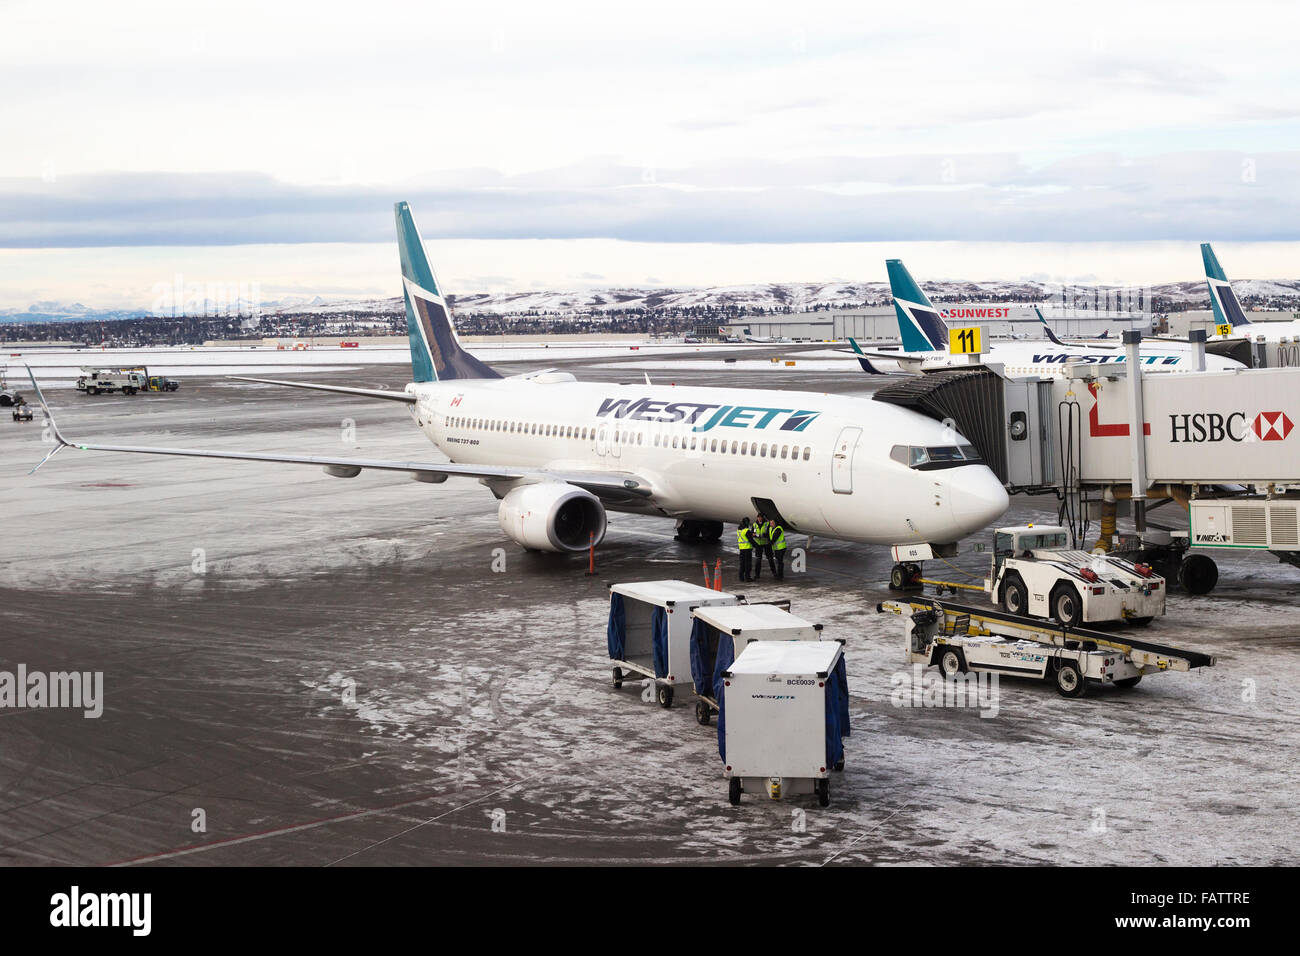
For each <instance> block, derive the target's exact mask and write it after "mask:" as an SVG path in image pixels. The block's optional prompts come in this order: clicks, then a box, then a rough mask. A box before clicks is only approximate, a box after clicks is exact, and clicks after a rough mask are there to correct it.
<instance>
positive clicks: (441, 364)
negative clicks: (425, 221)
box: [393, 202, 501, 382]
mask: <svg viewBox="0 0 1300 956" xmlns="http://www.w3.org/2000/svg"><path fill="white" fill-rule="evenodd" d="M393 211H394V214H395V215H396V218H397V251H398V254H399V255H400V256H401V260H402V299H403V301H404V302H405V303H406V332H407V335H408V336H409V337H410V340H411V381H413V382H446V381H454V380H456V379H467V378H500V377H501V375H500V374H499V373H498V372H495V371H493V370H492V369H491V368H489V367H488V366H486V365H484V364H483V363H482V362H480V361H479V360H478V359H476V358H475V357H474V356H472V355H470V354H469V353H468V352H466V351H465V350H464V349H463V348H461V344H460V340H459V339H457V338H456V330H455V328H454V327H453V326H452V324H451V312H450V311H449V310H448V308H447V302H446V299H445V298H443V294H442V290H441V288H440V287H439V286H438V280H437V278H435V277H434V274H433V267H432V266H431V265H429V258H428V256H426V255H425V253H424V242H423V241H422V240H421V239H420V232H419V230H418V229H416V228H415V219H414V218H413V217H412V216H411V207H410V206H408V205H407V204H406V203H404V202H399V203H398V204H397V205H396V206H395V207H394V210H393Z"/></svg>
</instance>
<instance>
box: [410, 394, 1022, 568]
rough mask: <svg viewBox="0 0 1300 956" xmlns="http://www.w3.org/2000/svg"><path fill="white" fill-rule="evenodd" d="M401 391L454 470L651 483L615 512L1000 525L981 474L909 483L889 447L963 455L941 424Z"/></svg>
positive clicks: (872, 413) (879, 408)
mask: <svg viewBox="0 0 1300 956" xmlns="http://www.w3.org/2000/svg"><path fill="white" fill-rule="evenodd" d="M549 378H550V380H547V379H548V377H547V376H542V377H541V378H540V380H532V379H526V378H513V379H490V380H461V381H452V382H443V383H420V384H412V385H408V386H407V391H408V392H411V393H413V394H415V395H416V396H417V397H418V399H419V401H418V402H417V403H416V404H415V405H413V406H412V414H413V416H414V417H415V419H416V421H417V423H418V424H419V426H420V428H421V429H422V430H423V431H424V432H425V434H426V435H427V436H428V437H429V438H430V439H431V440H432V441H433V443H434V444H435V445H437V447H438V448H439V449H440V450H442V452H443V453H444V454H446V455H447V456H448V457H449V458H450V459H452V461H454V462H457V463H465V464H491V465H518V466H532V467H537V468H547V469H552V470H555V471H557V472H562V471H564V470H565V469H569V470H582V471H588V472H590V471H605V472H612V473H628V474H630V475H636V476H638V477H640V478H642V479H644V480H645V481H646V482H648V483H649V484H650V486H651V487H652V489H653V496H652V497H651V498H650V499H648V500H647V501H645V502H643V503H642V502H638V503H631V504H628V503H613V504H607V507H609V508H611V509H613V510H624V511H638V512H643V513H650V514H661V515H667V516H673V517H679V518H690V519H699V520H710V521H724V522H735V521H738V520H739V519H740V518H742V517H744V516H747V515H752V514H753V513H754V511H755V505H754V502H753V501H752V500H751V499H754V498H761V499H768V500H770V501H771V502H773V503H774V504H775V506H776V508H777V510H778V511H779V513H780V514H781V515H782V516H784V517H785V518H786V519H787V520H788V521H789V522H790V524H791V525H792V526H793V527H794V528H795V529H797V530H799V531H801V532H804V533H809V534H824V535H828V536H831V537H836V538H843V539H846V540H850V541H859V542H865V543H872V544H886V545H893V544H900V543H916V542H918V541H928V542H938V543H946V542H951V541H956V540H958V539H960V538H961V537H963V536H964V535H967V534H969V533H971V532H974V531H977V530H979V529H981V528H983V527H984V526H985V525H987V524H988V523H989V522H990V521H992V520H994V519H995V518H997V517H998V516H999V515H1001V514H1002V513H1003V512H1004V511H1005V510H1006V507H1007V496H1006V492H1005V491H1004V489H1003V487H1002V485H1001V483H1000V482H999V481H998V480H997V478H996V476H995V475H994V474H993V473H992V472H991V471H990V470H989V469H988V468H986V467H985V466H984V465H982V464H977V463H967V464H961V465H958V466H954V467H946V468H940V469H937V470H917V469H914V468H911V467H909V466H908V465H907V464H906V463H905V461H900V460H897V458H898V457H900V456H898V454H897V452H895V455H894V457H891V452H893V451H894V449H895V446H900V445H901V446H912V445H915V446H942V447H950V446H954V445H958V444H962V445H965V444H966V441H965V439H963V438H961V437H960V436H958V435H955V434H954V433H953V432H952V431H951V430H950V429H946V428H945V427H944V425H942V424H941V423H939V422H937V421H934V420H932V419H929V418H926V417H925V416H923V415H920V414H919V413H916V412H913V411H910V410H908V409H903V408H899V407H896V406H893V405H888V404H886V403H883V402H875V401H871V400H869V399H861V398H847V397H840V396H833V395H826V394H820V393H813V392H786V391H767V390H763V391H759V390H749V389H730V388H708V387H682V386H665V385H606V384H600V383H581V382H576V381H572V380H571V376H566V375H558V376H551V377H549Z"/></svg>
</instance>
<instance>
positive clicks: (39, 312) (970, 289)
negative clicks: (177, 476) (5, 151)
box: [0, 279, 1300, 322]
mask: <svg viewBox="0 0 1300 956" xmlns="http://www.w3.org/2000/svg"><path fill="white" fill-rule="evenodd" d="M1108 288H1109V289H1112V290H1113V289H1114V288H1115V287H1113V286H1071V287H1069V289H1070V292H1071V294H1072V295H1073V296H1077V297H1079V298H1087V297H1089V296H1091V295H1092V293H1093V291H1094V290H1096V291H1099V292H1100V293H1101V294H1102V295H1103V296H1104V295H1105V293H1106V290H1107V289H1108ZM1233 288H1234V289H1235V290H1236V291H1237V294H1238V296H1240V297H1241V298H1242V300H1243V301H1246V302H1248V303H1249V302H1256V303H1259V302H1262V303H1272V304H1277V305H1280V306H1289V307H1294V306H1295V305H1296V304H1297V302H1300V279H1239V280H1237V281H1235V282H1234V283H1233ZM926 291H927V293H928V294H929V295H930V297H931V298H933V299H934V300H935V301H936V302H1034V301H1042V302H1049V303H1050V302H1052V301H1054V300H1059V297H1060V295H1061V287H1060V286H1059V285H1052V284H1047V283H1041V282H1007V281H999V282H974V281H947V282H929V283H927V284H926ZM1151 291H1152V292H1153V293H1154V294H1155V295H1157V296H1160V297H1164V298H1166V299H1169V300H1171V301H1173V302H1177V303H1181V304H1185V306H1186V307H1190V308H1207V309H1208V308H1209V297H1208V294H1207V291H1206V287H1205V282H1204V281H1203V280H1193V281H1187V282H1170V283H1164V284H1161V285H1157V286H1153V287H1152V289H1151ZM450 298H451V304H452V307H453V308H454V309H455V310H456V311H458V312H461V313H463V314H466V315H468V314H488V315H521V314H524V315H527V314H532V315H564V314H582V313H588V314H592V313H597V314H599V313H609V312H615V311H619V310H625V309H636V310H642V309H662V310H669V311H673V310H681V309H689V308H698V307H703V308H707V309H711V310H724V309H727V308H729V307H735V308H737V309H741V310H745V311H760V310H762V311H784V310H785V309H787V308H789V309H791V310H792V311H795V312H801V311H805V310H809V309H814V308H819V307H820V308H844V307H850V306H859V305H863V304H871V305H885V304H888V302H889V289H888V286H887V285H886V284H885V283H883V282H783V283H766V284H752V285H733V286H715V287H712V288H706V289H672V288H659V289H638V288H606V289H587V290H582V291H579V290H573V291H545V292H480V293H473V294H469V295H453V296H451V297H450ZM261 311H262V313H263V314H264V315H283V314H291V313H296V314H303V313H308V314H318V315H342V314H347V313H366V312H369V313H381V314H400V313H401V311H402V300H401V298H400V297H397V296H394V297H392V298H382V299H326V298H323V297H321V296H319V295H317V296H289V297H285V298H282V299H278V300H276V301H274V302H266V303H263V304H262V306H261ZM146 314H147V312H146V310H143V309H140V310H129V309H95V308H92V307H90V306H86V305H83V304H82V303H80V302H73V303H60V302H36V303H33V304H32V305H31V306H29V307H28V308H27V309H0V322H59V321H65V322H66V321H96V320H102V321H107V320H111V319H127V318H134V317H138V316H142V315H146Z"/></svg>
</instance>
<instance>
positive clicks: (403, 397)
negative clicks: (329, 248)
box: [46, 375, 417, 411]
mask: <svg viewBox="0 0 1300 956" xmlns="http://www.w3.org/2000/svg"><path fill="white" fill-rule="evenodd" d="M230 377H231V378H233V379H237V380H238V381H241V382H260V383H261V384H263V385H287V386H288V387H289V388H309V389H312V390H313V391H317V392H339V393H341V394H343V395H360V396H361V397H362V398H382V399H386V400H387V401H390V402H406V404H408V405H414V404H415V403H416V401H417V399H416V397H415V396H414V395H412V394H411V393H410V392H389V391H385V390H383V389H379V388H348V387H347V386H346V385H316V384H314V383H312V382H289V381H286V380H284V379H278V378H248V377H247V376H244V375H232V376H230ZM46 411H48V409H46Z"/></svg>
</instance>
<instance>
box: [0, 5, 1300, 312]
mask: <svg viewBox="0 0 1300 956" xmlns="http://www.w3.org/2000/svg"><path fill="white" fill-rule="evenodd" d="M267 6H268V4H266V3H265V2H258V3H244V2H238V0H235V2H230V0H225V2H221V3H211V4H209V3H196V2H187V3H175V2H166V3H146V2H130V0H126V2H117V3H113V4H102V3H82V2H71V3H61V4H49V3H12V2H8V3H3V2H0V89H3V90H4V91H5V96H4V97H3V99H0V130H3V139H2V140H0V142H2V143H3V149H0V307H5V308H14V307H20V308H21V307H25V306H26V305H28V304H30V303H31V302H34V301H39V300H57V301H64V302H71V301H76V300H79V301H83V302H86V304H88V305H94V306H121V305H146V304H148V301H149V297H150V289H151V288H152V287H153V286H154V285H156V284H157V283H159V282H170V281H171V280H172V277H173V275H174V274H175V273H177V272H180V273H183V274H184V275H185V277H186V279H187V280H190V281H213V280H219V281H226V282H234V281H256V282H258V283H259V284H260V286H261V291H262V294H263V295H264V296H266V297H267V298H271V299H273V298H275V297H277V296H278V295H281V294H303V293H304V292H307V293H315V292H320V293H321V294H324V295H353V294H356V295H395V294H397V292H398V289H399V286H398V283H397V279H396V268H395V262H396V252H395V250H394V248H393V240H392V231H393V229H392V203H393V202H394V201H395V200H398V199H407V200H409V201H410V202H411V203H412V206H413V209H414V211H415V213H416V216H417V219H418V221H419V223H420V225H421V227H422V229H423V231H424V233H425V236H426V238H428V239H430V240H435V241H432V242H431V243H430V248H431V251H432V252H434V254H435V256H436V258H437V262H436V263H435V265H436V267H437V268H438V270H439V273H440V275H441V277H442V279H443V282H444V284H446V285H447V286H448V287H449V289H450V291H453V292H456V291H459V292H473V291H482V290H489V289H490V290H501V289H508V288H518V289H530V288H539V287H545V288H561V289H569V288H577V287H582V286H590V285H606V284H611V285H646V284H663V285H672V286H686V285H712V284H733V283H738V282H763V281H800V280H807V281H815V280H823V279H851V280H881V279H882V278H883V263H882V262H881V260H882V259H883V258H884V257H885V256H887V255H903V254H906V256H907V257H908V258H909V265H911V266H912V269H913V272H915V273H917V274H918V276H921V275H924V276H926V277H930V278H935V279H939V278H947V279H953V278H967V279H1020V278H1029V277H1037V278H1044V279H1051V280H1060V281H1089V280H1099V281H1110V282H1125V283H1150V282H1156V281H1167V280H1175V279H1192V278H1197V277H1198V276H1199V274H1200V269H1199V266H1200V263H1199V255H1198V252H1197V249H1196V244H1197V243H1198V242H1201V241H1205V240H1214V241H1215V242H1216V245H1217V246H1218V248H1219V251H1220V254H1221V258H1222V259H1223V260H1224V264H1225V266H1226V267H1227V268H1228V270H1229V273H1230V275H1232V276H1234V277H1236V276H1240V277H1243V278H1245V277H1278V278H1283V277H1285V278H1290V277H1295V276H1297V275H1300V267H1298V266H1300V262H1297V259H1296V257H1297V253H1300V241H1298V240H1300V83H1298V82H1297V79H1298V77H1297V74H1298V73H1300V58H1298V57H1297V56H1296V54H1295V30H1294V21H1295V14H1294V7H1293V5H1292V4H1289V3H1285V2H1276V3H1274V2H1263V3H1260V2H1254V3H1251V2H1246V3H1236V4H1233V5H1225V4H1223V3H1216V4H1213V5H1211V4H1205V5H1200V4H1195V3H1186V2H1183V3H1170V4H1162V3H1150V2H1143V3H1133V2H1131V0H1130V2H1124V3H1110V2H1094V3H1091V4H1088V5H1064V4H1049V3H1043V2H1041V0H1037V2H1034V3H1024V4H999V3H981V4H971V3H960V4H956V3H953V4H950V3H943V2H934V0H931V2H928V3H925V4H911V5H900V4H894V3H891V4H872V3H864V2H860V0H859V2H855V3H849V4H820V3H808V2H801V3H798V4H780V5H775V4H773V5H764V4H755V3H752V2H750V3H736V4H723V3H707V2H702V0H695V2H692V3H684V4H674V3H667V2H656V3H653V4H635V5H634V4H610V3H607V2H604V3H592V4H581V3H563V2H560V3H553V4H535V3H534V4H522V3H514V2H496V3H493V2H485V3H475V4H465V3H457V4H445V3H439V2H423V3H419V4H410V3H401V4H398V3H388V2H383V0H370V2H367V3H364V4H362V3H333V2H321V0H314V2H312V3H310V4H306V3H303V4H296V3H281V4H275V5H274V6H273V8H272V9H270V10H268V9H266V8H267Z"/></svg>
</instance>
